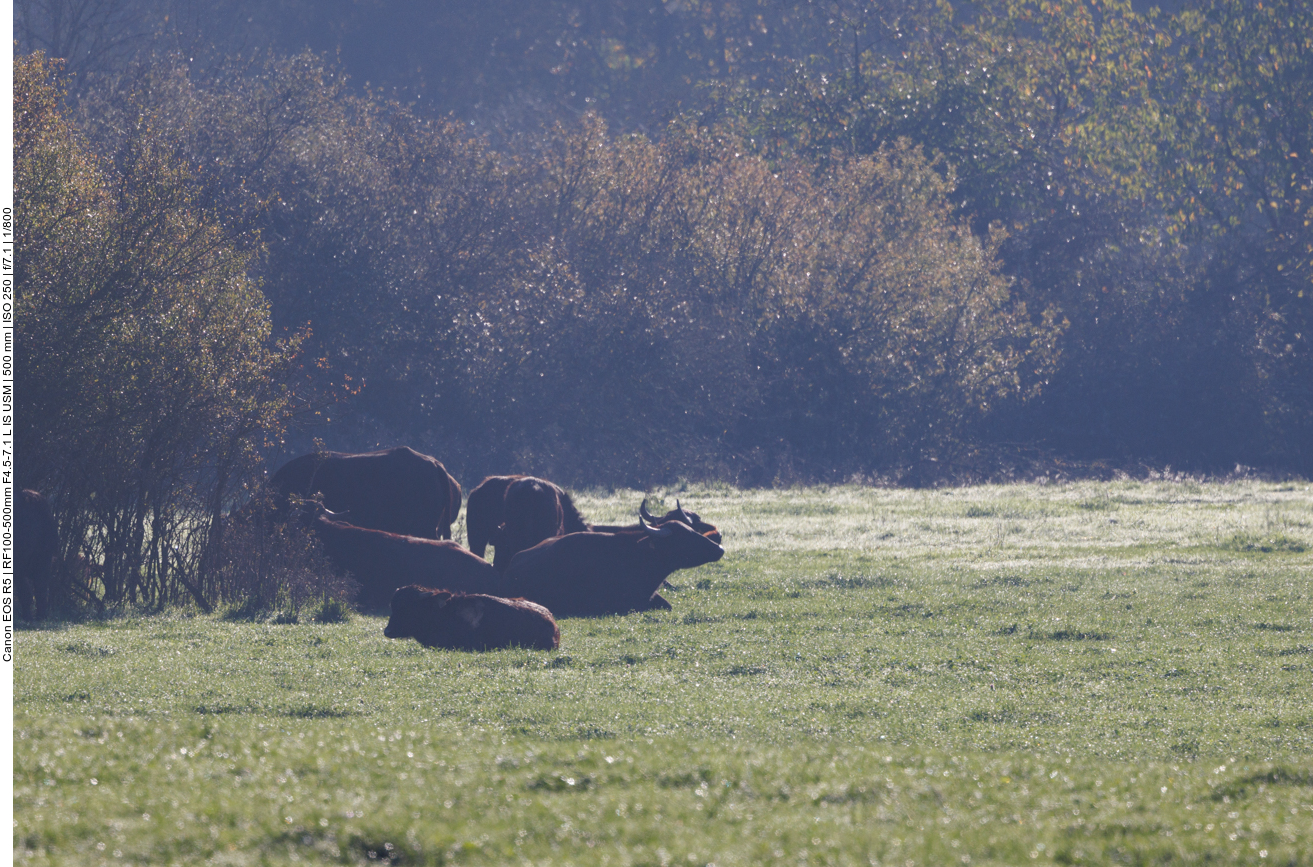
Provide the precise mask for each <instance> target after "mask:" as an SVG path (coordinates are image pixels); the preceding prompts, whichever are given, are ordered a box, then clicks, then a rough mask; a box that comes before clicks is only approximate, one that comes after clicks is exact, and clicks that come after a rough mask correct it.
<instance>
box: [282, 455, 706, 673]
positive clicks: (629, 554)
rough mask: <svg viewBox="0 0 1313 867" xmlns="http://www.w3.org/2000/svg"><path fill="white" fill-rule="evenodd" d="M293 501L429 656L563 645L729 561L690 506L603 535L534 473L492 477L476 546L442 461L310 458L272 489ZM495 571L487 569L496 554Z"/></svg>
mask: <svg viewBox="0 0 1313 867" xmlns="http://www.w3.org/2000/svg"><path fill="white" fill-rule="evenodd" d="M269 486H270V488H271V490H272V493H273V495H274V500H273V503H272V506H273V508H274V509H275V510H285V511H286V514H292V512H293V511H294V507H293V506H292V501H293V497H298V498H311V500H310V502H308V503H307V504H306V510H305V511H304V512H303V514H306V515H307V516H309V517H310V526H311V528H312V529H313V531H314V533H315V535H316V536H317V537H318V539H319V540H320V542H321V544H322V545H323V547H324V550H325V552H326V553H327V554H328V557H329V559H330V560H331V561H332V562H333V563H334V565H335V566H337V568H339V569H343V570H346V571H348V572H350V573H351V574H352V575H353V576H354V578H355V579H356V581H357V582H358V583H359V584H360V592H359V595H358V597H357V600H356V601H357V603H358V604H359V605H360V606H361V607H362V608H364V609H367V610H368V609H378V608H381V607H382V606H383V605H384V604H390V606H391V619H390V620H389V622H388V626H387V628H386V629H385V630H384V635H386V636H388V637H389V638H407V637H414V638H416V639H417V640H419V641H420V643H422V644H424V645H425V646H428V647H449V648H462V649H467V650H483V649H488V648H493V647H506V646H510V645H521V646H525V647H535V648H544V647H555V646H556V643H557V642H558V641H559V632H558V631H557V627H556V621H555V617H596V616H605V615H608V614H624V613H627V612H630V611H644V610H651V609H669V608H670V603H669V602H667V601H666V600H665V599H664V598H663V597H662V596H661V594H660V593H659V592H658V591H659V590H660V588H661V586H662V585H663V584H664V583H665V580H666V578H667V577H669V576H670V575H671V573H673V572H675V571H676V570H679V569H692V568H695V567H697V566H701V565H703V564H705V563H711V562H713V561H716V560H719V559H720V558H721V557H722V556H723V555H724V553H725V549H724V548H722V547H721V544H720V543H721V536H720V532H719V531H718V530H717V529H716V528H715V527H714V526H712V525H711V524H708V523H706V522H705V521H703V520H702V518H701V517H700V516H699V515H697V514H696V513H693V512H689V511H686V510H685V509H684V508H683V506H682V505H680V504H677V507H676V508H675V509H673V510H671V511H669V512H667V513H666V514H665V515H663V516H661V517H654V516H653V515H650V514H648V511H647V506H646V503H643V504H640V506H639V509H638V516H637V517H638V521H637V522H636V523H634V524H629V525H591V524H589V523H588V522H587V521H586V520H584V517H583V516H582V515H581V514H580V513H579V510H578V509H577V508H576V507H575V505H574V502H573V501H572V500H571V499H570V495H569V494H568V493H566V492H565V491H564V490H562V489H561V488H560V487H559V486H557V485H555V484H553V483H551V482H549V481H547V480H545V479H539V478H535V477H533V476H524V475H507V476H490V477H488V478H486V479H484V480H483V481H482V482H480V483H479V484H478V485H477V486H475V487H474V488H473V489H472V490H471V491H470V493H469V498H468V500H467V501H466V505H465V526H466V531H467V533H466V535H467V538H468V540H469V548H464V547H462V546H460V545H459V544H457V543H456V542H453V541H451V525H452V523H453V522H455V520H456V517H457V513H458V512H459V510H460V504H461V487H460V485H459V484H458V483H457V482H456V480H455V479H454V478H452V476H451V474H449V473H448V472H447V470H446V468H445V467H444V466H443V465H442V463H441V462H439V461H438V460H436V459H434V458H431V457H429V456H428V455H423V454H420V453H419V452H416V451H414V450H412V449H409V448H405V447H398V448H393V449H387V450H385V451H378V452H369V453H367V454H343V453H338V452H321V453H317V454H311V455H303V456H301V457H299V458H296V459H294V460H292V461H290V462H289V463H287V464H286V465H285V466H283V467H282V468H281V469H279V470H278V471H277V472H276V473H274V474H273V476H272V477H271V478H270V485H269ZM489 544H491V545H493V546H494V547H495V548H496V554H495V556H494V558H493V560H492V562H491V563H490V562H488V561H487V560H485V559H484V557H483V555H484V554H485V553H487V548H488V545H489Z"/></svg>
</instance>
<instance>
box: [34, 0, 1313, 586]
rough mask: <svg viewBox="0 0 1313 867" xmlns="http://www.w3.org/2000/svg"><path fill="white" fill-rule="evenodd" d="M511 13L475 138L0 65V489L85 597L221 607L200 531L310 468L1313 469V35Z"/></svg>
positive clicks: (307, 77) (1091, 7) (334, 87)
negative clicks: (4, 167)
mask: <svg viewBox="0 0 1313 867" xmlns="http://www.w3.org/2000/svg"><path fill="white" fill-rule="evenodd" d="M165 5H167V4H165ZM342 5H343V8H342V9H341V10H339V11H340V12H341V14H340V15H339V16H338V17H337V18H334V16H325V20H327V21H334V20H337V21H349V20H353V19H352V18H351V16H352V15H354V14H357V12H358V10H356V8H355V5H354V4H351V3H345V4H342ZM396 5H397V8H398V9H399V10H401V11H400V12H399V13H398V20H401V21H405V20H408V19H406V18H405V15H403V14H401V12H406V10H408V9H409V12H406V14H411V15H417V14H419V13H418V12H417V11H416V10H414V9H410V7H408V6H406V4H396ZM505 5H506V6H507V10H506V13H507V14H506V16H505V21H507V22H509V23H508V24H507V25H506V26H507V27H510V26H511V25H515V26H516V29H515V30H514V32H515V33H517V34H520V36H521V37H523V38H524V39H530V36H526V35H525V34H532V39H530V41H532V42H533V43H534V44H533V45H527V44H519V43H515V42H514V40H511V39H509V37H508V38H507V39H503V40H501V41H497V42H496V44H497V45H499V46H501V48H500V49H499V50H500V51H502V52H503V54H505V57H506V62H505V63H504V64H502V65H501V66H498V65H497V63H495V62H494V61H496V59H497V58H498V57H501V56H502V55H498V54H496V53H495V52H493V53H492V54H490V55H488V57H483V59H482V60H479V62H477V63H475V62H473V61H471V63H472V66H471V67H470V68H473V69H482V68H484V66H481V65H480V64H488V63H492V64H493V67H495V70H494V71H490V72H488V73H487V75H485V76H484V79H483V80H482V85H481V86H482V87H484V88H485V91H480V92H479V93H480V94H482V95H480V96H479V97H478V99H477V100H475V102H477V103H478V104H477V105H475V104H474V103H470V104H468V105H465V106H463V107H462V106H461V105H451V106H446V105H443V104H442V103H441V102H440V101H438V104H439V105H440V106H441V107H450V108H452V110H453V111H460V110H463V111H464V112H465V113H464V115H463V116H462V115H461V114H456V113H451V114H446V115H442V114H438V113H437V112H435V111H434V110H433V105H432V104H431V103H434V102H435V100H437V98H436V97H432V98H427V101H426V99H424V98H421V99H418V100H417V101H401V100H399V99H395V98H392V97H393V96H394V95H395V94H397V93H401V94H403V95H413V94H418V93H421V92H422V91H424V88H423V87H421V86H420V84H422V82H420V83H417V81H416V80H409V83H406V82H407V81H408V80H407V79H405V78H404V76H403V77H401V78H397V77H394V78H393V79H390V80H391V81H392V82H393V83H394V84H395V85H396V86H395V87H394V88H393V92H392V93H389V92H388V91H386V90H369V89H361V88H356V87H353V86H352V85H351V83H350V81H349V80H348V79H347V78H346V76H345V75H344V74H343V72H342V66H341V64H342V63H343V62H344V61H342V60H340V59H339V60H336V61H331V62H330V60H328V59H326V58H325V57H324V56H322V55H319V54H315V53H313V52H301V53H295V54H280V53H278V52H259V53H255V54H249V53H248V54H246V55H235V54H228V55H225V54H223V52H221V51H219V50H218V49H217V48H216V49H215V50H213V51H212V52H211V53H210V55H208V56H206V57H204V58H202V59H203V60H204V61H205V62H200V61H199V60H198V59H197V58H198V57H200V56H201V55H200V53H199V52H193V53H191V54H182V53H179V52H178V51H177V50H172V49H176V48H177V38H178V37H177V32H176V31H175V32H174V41H173V42H172V43H168V44H166V45H165V48H166V49H171V50H159V45H160V42H159V41H158V38H157V40H156V41H155V42H153V43H149V44H150V45H153V46H154V48H152V49H151V50H149V51H145V50H137V51H128V50H127V49H122V50H121V52H120V54H114V53H113V52H111V51H109V49H106V50H105V52H104V53H103V54H102V55H98V56H101V57H104V58H112V62H110V60H105V59H102V60H100V61H98V63H99V66H97V65H96V64H94V63H91V61H90V60H88V58H89V57H90V56H91V52H90V51H89V50H88V51H81V52H80V53H78V55H77V57H78V58H80V59H81V62H83V63H84V69H83V71H81V72H80V74H79V75H78V76H73V77H70V76H68V75H67V74H66V72H67V70H65V69H64V67H62V66H61V64H60V63H59V62H57V61H55V60H52V59H51V58H49V57H47V56H46V55H45V54H43V53H31V54H24V53H20V54H19V55H18V56H17V57H16V60H15V79H16V84H15V116H16V129H15V147H16V167H15V178H16V180H15V185H16V193H17V204H18V213H17V216H18V220H19V227H20V231H21V232H22V233H23V235H22V238H23V244H22V245H21V247H20V255H19V259H18V261H17V263H16V264H17V269H18V277H19V281H18V285H19V296H18V302H19V306H18V316H19V319H18V336H19V352H20V354H19V367H18V380H19V385H20V388H19V390H18V410H19V413H18V418H19V428H18V430H17V437H18V455H19V459H20V470H19V472H20V481H21V482H22V484H24V485H25V486H34V487H39V488H42V489H44V490H48V491H51V492H52V493H54V494H55V498H56V501H57V503H58V505H59V509H60V515H61V519H62V521H63V523H64V525H65V526H66V527H67V528H69V538H72V539H75V540H77V541H76V542H75V543H72V544H75V545H77V546H80V547H81V548H82V549H83V550H84V551H86V552H87V553H88V555H89V556H90V557H91V558H92V559H94V560H95V561H96V562H97V563H103V564H104V565H103V568H104V579H103V582H102V583H101V584H100V585H99V589H98V590H96V591H94V592H95V593H97V594H99V596H100V598H102V599H105V600H108V601H111V602H112V601H117V600H119V599H132V600H144V601H146V602H147V603H149V604H161V603H163V602H164V601H166V600H167V601H176V600H177V599H180V598H187V597H189V596H191V597H198V596H199V597H201V598H210V597H213V596H215V594H216V593H218V591H217V590H207V589H205V588H207V587H217V586H218V585H215V584H214V583H213V582H211V583H210V584H206V583H205V576H206V575H207V574H210V573H212V572H213V571H214V569H217V568H218V567H217V566H215V565H213V564H214V563H217V562H218V561H217V560H214V558H215V557H218V556H219V554H218V552H216V551H214V550H212V549H213V547H214V546H213V545H212V544H210V542H209V540H210V535H211V534H209V533H208V531H207V530H206V529H205V528H209V527H211V526H213V525H215V522H216V521H217V520H218V516H220V515H221V514H222V513H223V511H224V510H225V509H227V508H228V507H230V506H231V505H232V504H233V503H234V502H237V501H240V500H241V499H242V498H243V497H244V496H245V495H246V494H244V493H243V492H244V491H245V490H247V489H248V488H249V486H250V485H252V484H253V483H254V482H255V480H257V479H258V477H259V473H260V458H261V457H262V456H263V455H269V454H278V453H279V450H280V448H288V447H293V448H295V447H297V444H301V446H300V447H301V448H302V449H304V444H306V443H308V442H309V440H310V439H311V438H312V437H319V438H321V439H323V440H324V441H326V442H328V443H330V446H331V447H333V448H346V449H353V448H355V449H359V448H369V447H372V446H374V445H376V444H382V445H390V444H393V443H400V442H404V443H408V444H411V445H414V446H415V447H417V448H420V449H421V450H423V451H427V452H429V453H432V454H435V455H437V456H439V457H440V458H441V459H442V460H443V461H444V463H446V464H447V465H448V467H449V468H451V469H453V471H454V472H456V473H457V475H458V477H460V478H462V480H468V483H469V484H472V483H473V482H475V481H477V480H478V478H481V477H482V475H483V474H486V473H490V472H507V471H529V472H534V473H538V474H540V475H545V476H549V477H551V478H554V479H557V480H559V481H562V482H565V483H569V484H579V485H635V486H646V485H649V484H652V483H657V482H668V481H673V480H675V479H677V478H680V477H684V478H718V479H726V480H730V481H733V482H736V483H742V484H774V483H780V482H791V481H798V480H807V479H830V480H837V479H845V478H849V477H852V476H853V475H860V476H863V477H870V476H883V477H888V478H892V479H895V480H898V481H902V482H904V483H915V484H926V483H934V482H936V481H941V480H952V479H954V478H969V477H972V476H973V474H974V475H975V476H976V477H979V476H980V475H984V474H988V473H989V472H990V471H991V469H992V468H995V467H997V466H998V464H997V463H993V462H992V461H994V460H995V457H996V456H997V455H998V454H1000V453H1002V452H1006V451H1007V450H1008V449H1009V448H1010V449H1012V450H1014V451H1015V450H1016V449H1020V448H1024V447H1038V448H1044V449H1047V450H1050V451H1052V452H1055V453H1058V454H1063V455H1068V456H1072V457H1076V458H1095V457H1101V458H1102V457H1107V458H1112V459H1114V460H1122V461H1127V460H1132V459H1145V460H1156V461H1160V462H1164V463H1167V462H1170V463H1172V464H1173V465H1176V466H1181V467H1185V468H1196V469H1200V470H1205V471H1211V470H1224V469H1230V468H1231V467H1233V466H1234V465H1235V464H1236V463H1238V462H1239V463H1246V464H1254V465H1260V466H1266V467H1269V468H1274V469H1280V470H1284V471H1290V472H1297V473H1307V472H1308V471H1309V469H1310V457H1311V455H1310V446H1313V387H1311V384H1313V368H1311V366H1310V361H1309V338H1310V334H1309V325H1310V322H1309V312H1310V309H1309V307H1310V304H1313V294H1311V293H1313V285H1311V284H1310V280H1311V279H1313V276H1311V275H1313V231H1311V230H1310V227H1309V224H1310V222H1311V221H1313V209H1311V208H1310V203H1309V186H1310V170H1309V168H1308V165H1309V161H1310V159H1313V153H1310V149H1311V148H1313V141H1311V139H1313V136H1311V135H1310V133H1311V132H1313V130H1310V127H1311V126H1313V92H1311V88H1313V45H1311V44H1310V36H1309V34H1310V33H1313V20H1310V19H1311V18H1313V13H1310V12H1309V10H1308V9H1306V8H1305V7H1304V5H1303V4H1299V3H1295V2H1284V3H1283V2H1277V3H1266V2H1265V3H1264V4H1262V5H1261V6H1259V5H1257V4H1251V3H1244V2H1239V0H1206V2H1205V0H1200V2H1196V3H1187V4H1186V5H1185V6H1184V8H1182V9H1181V10H1179V11H1178V12H1177V13H1176V14H1174V15H1171V16H1163V15H1155V14H1147V15H1140V14H1137V13H1136V12H1135V11H1134V10H1133V9H1132V8H1131V7H1130V5H1129V4H1125V3H1118V2H1109V3H1095V2H1088V0H1052V2H1048V0H1045V2H1031V0H1025V2H1023V0H1003V2H982V3H974V4H969V5H967V4H963V5H961V6H959V7H957V8H954V7H951V6H949V5H948V4H944V3H936V4H929V3H915V2H903V3H857V2H852V3H833V4H828V5H825V4H787V3H768V2H765V0H762V2H759V3H740V4H698V3H679V4H675V3H665V4H659V5H653V6H652V8H650V9H649V8H648V6H647V5H644V4H621V3H600V2H599V3H595V4H591V5H590V4H586V3H575V4H570V3H559V4H534V7H535V9H537V10H538V11H537V12H535V13H534V14H536V15H540V16H546V17H545V18H543V19H541V20H540V21H539V25H538V26H536V27H528V28H526V27H524V26H523V25H524V24H525V22H526V21H530V23H531V22H532V20H537V19H526V18H525V16H526V15H529V12H528V11H526V9H525V8H522V7H521V6H519V5H517V4H514V3H507V4H505ZM19 6H21V7H22V8H21V9H19V12H20V13H21V14H22V15H26V16H27V17H25V18H22V20H21V21H20V23H23V24H24V25H25V26H27V27H28V31H29V35H28V37H26V38H27V39H28V44H27V46H24V45H22V44H20V51H21V49H22V48H23V47H40V46H38V45H36V42H37V41H39V40H36V38H35V37H34V36H32V35H31V34H32V33H35V32H37V31H38V30H39V29H40V26H39V25H40V21H39V20H38V19H39V16H38V15H37V14H36V13H38V12H41V11H42V10H45V11H46V12H49V11H50V10H51V9H54V8H55V7H57V6H59V4H58V3H56V2H54V0H48V2H45V3H35V2H33V3H26V4H19ZM236 6H240V4H236ZM640 6H641V9H640ZM109 7H114V4H109ZM274 7H277V8H294V7H295V4H283V7H278V4H274ZM106 8H108V7H106ZM115 8H118V10H119V12H120V13H122V14H123V15H124V16H126V15H128V13H130V12H131V13H132V14H139V15H144V14H146V13H145V12H142V11H141V10H143V9H147V10H149V9H153V8H154V6H152V5H151V4H135V5H134V4H120V5H119V6H118V7H115ZM161 8H163V7H162V6H161ZM234 8H236V7H234ZM457 8H458V7H453V9H457ZM16 9H18V7H16ZM34 10H35V11H34ZM133 10H136V11H135V12H134V11H133ZM639 12H642V14H638V13H639ZM434 14H435V15H438V17H441V15H447V16H457V12H456V11H452V10H448V11H446V12H443V13H441V14H440V15H439V14H438V13H434ZM471 14H472V13H471ZM553 16H555V17H553ZM572 16H573V17H572ZM708 16H712V17H710V18H709V17H708ZM476 17H477V16H476ZM52 20H53V18H52ZM172 20H175V21H176V20H177V19H176V18H174V19H172ZM252 20H254V19H252ZM435 20H436V19H435ZM443 20H444V21H445V20H446V19H443ZM562 22H565V23H566V24H569V25H570V27H572V28H573V29H572V30H570V31H569V32H570V33H572V34H573V37H572V38H573V40H574V41H573V42H570V41H569V40H566V41H567V42H568V43H569V51H568V52H567V54H569V58H571V59H570V62H569V63H568V64H566V65H565V66H562V65H561V63H562V62H564V61H562V62H557V61H560V58H555V59H554V60H552V64H553V65H551V66H550V67H549V68H548V69H547V70H546V71H544V70H543V69H539V68H537V67H534V68H535V69H537V72H535V73H534V74H529V73H528V72H525V71H524V70H523V69H521V70H520V71H518V72H517V71H516V70H517V69H518V68H519V67H517V66H516V64H517V63H519V64H521V65H524V64H528V65H529V66H533V65H534V64H539V63H545V62H547V61H546V60H545V59H544V58H547V56H548V55H550V54H551V51H554V50H562V49H561V48H560V46H561V39H564V37H563V36H561V33H562V32H564V31H561V30H560V28H561V27H562V26H565V25H564V24H562ZM571 22H573V23H571ZM429 23H430V24H432V23H433V22H432V21H430V22H429ZM446 26H448V29H449V30H451V31H452V32H463V33H466V34H467V35H468V34H477V33H481V32H483V31H482V30H480V29H479V28H488V27H493V26H494V23H493V22H492V21H490V20H488V19H484V18H478V20H477V21H473V20H471V21H469V22H467V23H466V24H461V23H460V22H459V21H456V20H455V19H453V22H448V24H447V25H446ZM462 27H465V28H466V29H465V30H461V28H462ZM470 28H473V29H470ZM554 28H555V29H554ZM19 29H20V33H21V32H22V30H23V28H22V27H20V28H19ZM139 29H140V28H139ZM51 32H53V31H51ZM553 34H555V35H554V36H553ZM754 34H755V35H754ZM84 36H85V34H84ZM548 36H552V39H551V40H549V41H548V42H546V43H544V42H543V40H544V39H547V37H548ZM87 38H89V37H87ZM466 41H467V43H468V44H469V45H482V44H484V43H482V42H480V41H479V39H476V38H470V39H468V40H466ZM494 41H496V40H494ZM47 42H48V43H49V44H50V45H52V46H53V45H54V44H55V42H54V41H53V40H47ZM65 42H68V39H65ZM540 43H541V44H540ZM105 44H109V43H105ZM115 44H117V43H115ZM143 44H146V43H143ZM516 46H518V47H516ZM535 46H536V47H535ZM551 46H555V48H552V47H551ZM408 50H409V49H408ZM403 53H404V52H403ZM489 57H491V58H492V60H489V59H488V58H489ZM553 57H554V56H553ZM75 59H76V58H75ZM72 65H74V63H73V61H69V66H72ZM412 67H413V68H419V69H426V68H429V67H425V66H424V65H423V64H419V65H418V66H415V65H413V64H412ZM408 68H411V67H408ZM433 68H434V69H436V68H437V67H433ZM443 68H445V67H443ZM453 68H454V67H453ZM490 68H492V67H490ZM552 70H555V71H554V72H553V71H552ZM494 72H495V74H494ZM450 74H451V75H455V74H456V73H455V72H451V73H450ZM462 74H464V73H462ZM70 82H71V84H70ZM398 82H399V83H398ZM425 86H428V85H425ZM70 87H71V92H70V93H68V94H67V95H66V92H65V90H66V88H70ZM561 87H568V88H570V89H569V90H566V91H558V90H557V89H556V88H561ZM438 90H444V89H443V88H438ZM581 94H582V97H581ZM499 100H500V101H499ZM516 106H519V107H520V109H515V107H516ZM289 443H290V444H291V446H288V445H287V444H289ZM467 486H468V485H467ZM207 564H209V565H207ZM207 570H208V571H207ZM189 586H190V589H189Z"/></svg>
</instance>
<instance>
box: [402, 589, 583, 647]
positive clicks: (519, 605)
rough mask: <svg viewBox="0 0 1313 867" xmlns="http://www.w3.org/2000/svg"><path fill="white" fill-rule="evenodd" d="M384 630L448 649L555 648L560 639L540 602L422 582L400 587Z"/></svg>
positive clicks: (554, 622) (550, 618) (548, 613)
mask: <svg viewBox="0 0 1313 867" xmlns="http://www.w3.org/2000/svg"><path fill="white" fill-rule="evenodd" d="M383 634H384V635H385V636H387V637H388V638H414V639H415V640H417V641H418V642H419V643H420V644H422V645H424V646H425V647H445V648H448V649H449V650H495V649H497V648H501V647H517V646H518V647H532V648H534V649H537V650H554V649H556V648H557V647H558V646H560V643H561V632H560V630H559V629H558V628H557V626H556V620H555V618H553V617H552V612H550V611H548V610H547V609H546V608H544V607H542V606H541V605H537V604H535V603H533V602H529V601H528V600H525V599H502V598H501V597H499V596H487V595H484V594H481V593H452V592H450V591H447V590H432V589H430V588H427V587H419V586H410V587H402V588H401V589H400V590H398V591H397V592H396V593H394V594H393V595H392V616H391V617H390V618H388V625H387V626H385V627H384V628H383Z"/></svg>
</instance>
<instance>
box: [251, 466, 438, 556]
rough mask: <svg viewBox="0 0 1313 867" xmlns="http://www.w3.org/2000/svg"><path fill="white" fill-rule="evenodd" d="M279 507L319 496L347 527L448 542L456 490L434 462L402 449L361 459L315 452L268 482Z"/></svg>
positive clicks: (280, 471)
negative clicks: (344, 519) (343, 518)
mask: <svg viewBox="0 0 1313 867" xmlns="http://www.w3.org/2000/svg"><path fill="white" fill-rule="evenodd" d="M269 485H270V487H271V488H273V490H274V491H275V492H276V494H277V496H278V498H279V499H280V500H282V501H284V502H285V501H286V499H287V498H288V497H289V496H290V495H292V494H297V495H299V496H302V497H311V496H314V495H315V494H316V493H321V494H323V503H324V507H325V508H327V509H330V510H332V511H334V512H345V513H347V515H348V517H349V519H350V521H351V523H352V524H355V525H356V526H357V527H367V528H369V529H372V530H386V531H387V532H389V533H398V534H400V535H403V536H419V537H421V538H425V539H450V538H451V525H452V524H453V523H454V522H455V520H456V515H457V514H458V513H459V512H460V494H461V491H460V485H459V484H458V483H457V482H456V480H455V479H454V478H452V477H451V474H450V473H448V472H447V468H446V467H444V466H443V465H442V463H441V462H440V461H438V460H437V458H432V457H429V456H428V455H424V454H420V453H419V452H417V451H415V450H414V449H411V448H407V447H406V446H397V447H396V448H391V449H385V450H383V451H378V452H366V453H363V454H345V453H342V452H317V453H315V454H309V455H302V456H301V457H299V458H294V459H293V460H291V461H288V462H287V463H286V464H284V465H283V466H282V467H281V468H280V469H279V470H278V472H276V473H274V474H273V476H272V477H271V478H270V479H269Z"/></svg>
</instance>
